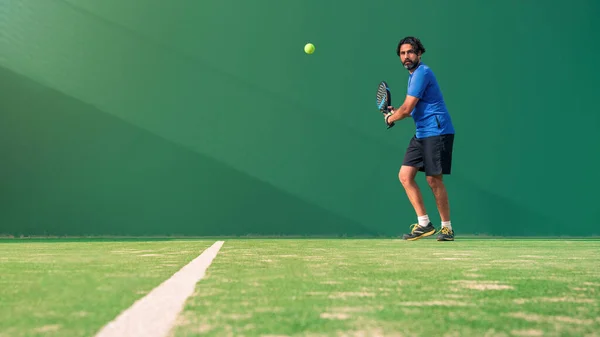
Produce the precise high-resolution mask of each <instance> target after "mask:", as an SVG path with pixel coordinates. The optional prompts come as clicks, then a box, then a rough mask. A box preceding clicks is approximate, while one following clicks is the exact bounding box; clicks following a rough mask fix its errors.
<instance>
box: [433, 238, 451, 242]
mask: <svg viewBox="0 0 600 337" xmlns="http://www.w3.org/2000/svg"><path fill="white" fill-rule="evenodd" d="M437 240H438V241H454V238H449V239H437Z"/></svg>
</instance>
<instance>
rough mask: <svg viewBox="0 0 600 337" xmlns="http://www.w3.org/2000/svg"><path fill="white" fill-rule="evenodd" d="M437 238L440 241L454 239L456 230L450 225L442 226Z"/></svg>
mask: <svg viewBox="0 0 600 337" xmlns="http://www.w3.org/2000/svg"><path fill="white" fill-rule="evenodd" d="M438 233H440V234H438V236H437V240H438V241H454V230H453V229H450V228H448V227H442V229H440V231H439V232H438Z"/></svg>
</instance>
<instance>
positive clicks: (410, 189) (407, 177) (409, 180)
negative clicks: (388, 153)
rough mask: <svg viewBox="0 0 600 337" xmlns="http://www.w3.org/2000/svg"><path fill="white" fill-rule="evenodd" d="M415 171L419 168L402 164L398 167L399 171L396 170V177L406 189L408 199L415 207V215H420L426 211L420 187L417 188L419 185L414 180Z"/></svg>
mask: <svg viewBox="0 0 600 337" xmlns="http://www.w3.org/2000/svg"><path fill="white" fill-rule="evenodd" d="M417 172H419V168H417V167H412V166H406V165H402V166H401V167H400V172H398V178H399V179H400V183H402V187H404V190H405V191H406V196H407V197H408V200H410V203H411V205H412V206H413V208H414V209H415V213H417V217H421V216H424V215H427V211H426V210H425V204H424V203H423V195H422V194H421V189H419V185H417V182H416V181H415V177H416V175H417Z"/></svg>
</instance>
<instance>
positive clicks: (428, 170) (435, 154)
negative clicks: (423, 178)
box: [402, 134, 454, 176]
mask: <svg viewBox="0 0 600 337" xmlns="http://www.w3.org/2000/svg"><path fill="white" fill-rule="evenodd" d="M453 145H454V135H453V134H448V135H441V136H432V137H426V138H421V139H419V138H417V137H416V136H414V137H413V138H412V139H411V140H410V143H409V144H408V148H407V149H406V153H405V154H404V161H403V163H402V165H406V166H412V167H418V168H419V171H421V172H425V175H428V176H433V175H440V174H450V171H451V170H452V147H453Z"/></svg>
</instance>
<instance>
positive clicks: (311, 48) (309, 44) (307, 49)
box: [304, 43, 315, 54]
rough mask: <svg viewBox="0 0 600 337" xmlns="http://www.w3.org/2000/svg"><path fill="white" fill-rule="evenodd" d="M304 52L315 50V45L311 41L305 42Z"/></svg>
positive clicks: (310, 52) (308, 52)
mask: <svg viewBox="0 0 600 337" xmlns="http://www.w3.org/2000/svg"><path fill="white" fill-rule="evenodd" d="M304 52H305V53H307V54H312V53H314V52H315V46H314V45H313V44H312V43H307V44H306V46H304Z"/></svg>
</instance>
